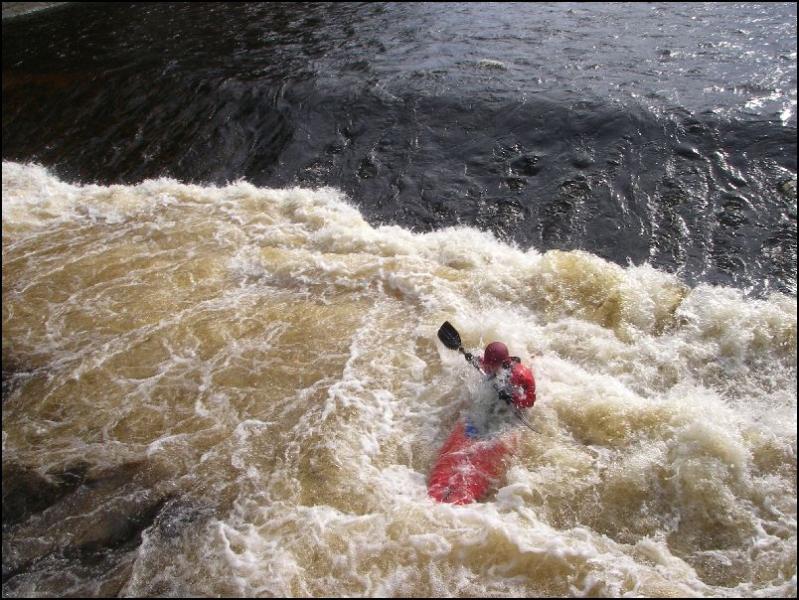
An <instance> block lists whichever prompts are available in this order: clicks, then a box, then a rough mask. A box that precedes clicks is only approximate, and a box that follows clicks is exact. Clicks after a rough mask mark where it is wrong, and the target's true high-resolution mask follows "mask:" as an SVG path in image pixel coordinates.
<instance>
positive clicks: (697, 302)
mask: <svg viewBox="0 0 799 600" xmlns="http://www.w3.org/2000/svg"><path fill="white" fill-rule="evenodd" d="M444 320H450V321H451V322H452V323H453V324H454V325H455V326H456V327H457V328H458V330H459V331H460V333H461V335H462V336H463V338H464V342H465V344H466V345H467V346H468V347H470V348H473V349H475V350H477V349H479V348H480V347H482V346H483V345H484V344H485V343H487V342H489V341H492V340H495V339H499V340H502V341H504V342H505V343H506V344H507V345H508V346H509V348H510V350H511V353H512V354H516V355H519V356H521V357H522V358H523V359H524V360H525V362H527V363H528V364H530V365H531V366H532V368H533V371H534V372H535V375H536V380H537V389H538V402H537V404H536V406H535V408H534V409H533V410H532V411H531V412H530V413H529V415H528V416H529V418H530V419H531V420H532V421H533V422H534V423H535V424H536V427H537V428H538V429H539V430H540V431H541V432H542V435H536V434H534V433H532V432H529V431H527V432H526V433H525V434H523V436H522V439H523V442H522V444H521V448H520V451H519V452H518V454H517V455H516V456H515V457H514V459H513V462H512V464H511V467H510V469H509V471H508V473H507V475H506V477H505V479H504V480H503V481H501V482H499V483H498V485H497V489H496V490H494V491H493V492H492V493H491V495H490V496H489V498H487V499H486V500H485V501H484V502H481V503H479V504H475V505H471V506H466V507H460V506H457V507H455V506H450V505H440V504H436V503H435V502H434V501H432V500H430V499H429V498H428V497H427V494H426V475H427V472H428V470H429V468H430V467H431V465H432V463H433V461H434V459H435V455H436V452H437V449H438V447H439V446H440V445H441V443H442V442H443V440H444V439H445V438H446V436H447V434H448V433H449V430H450V429H451V427H452V426H453V424H454V423H455V421H456V419H457V418H458V416H459V414H460V411H461V410H463V409H464V408H465V407H467V406H468V403H469V402H470V400H471V395H470V394H472V393H473V391H474V390H475V388H476V382H475V380H474V377H475V375H474V373H472V372H471V370H470V369H469V368H468V367H467V366H466V365H465V364H464V363H463V361H462V358H460V357H459V356H458V355H457V354H455V353H452V352H450V351H448V350H447V349H445V348H444V347H443V346H441V344H440V343H438V341H437V340H436V330H437V329H438V327H439V326H440V324H441V323H442V322H443V321H444ZM3 363H4V367H3V368H4V371H11V372H12V375H11V379H10V381H12V383H13V385H12V387H11V392H10V394H9V395H8V397H7V398H6V399H5V400H4V404H3V465H4V470H5V468H6V466H7V465H15V466H19V467H22V468H26V469H31V470H35V471H36V472H38V473H40V474H42V475H45V474H49V476H51V477H57V476H58V474H59V473H63V472H65V471H68V470H69V469H71V468H73V467H74V466H75V465H76V464H81V465H84V467H85V468H86V469H88V471H87V472H88V478H89V480H95V479H96V480H97V481H100V482H108V481H112V482H113V481H116V480H115V479H114V478H113V476H109V475H108V474H109V473H114V472H116V470H120V469H129V470H130V471H131V472H132V473H133V475H132V476H131V477H130V478H129V479H126V481H125V483H124V484H119V483H118V484H107V483H106V484H102V485H101V484H97V485H95V486H94V487H91V486H90V487H91V489H90V491H89V492H86V493H85V494H84V495H83V496H80V495H79V493H82V492H81V490H78V492H76V493H75V494H73V495H71V496H67V497H66V498H64V499H62V500H59V502H58V503H56V504H55V505H53V506H51V507H50V508H48V509H47V510H45V511H44V512H42V513H37V514H35V515H33V516H32V517H31V518H30V519H28V520H27V521H25V522H23V523H20V524H19V525H16V526H15V527H14V528H12V529H10V530H9V531H8V532H4V555H6V549H7V548H10V549H12V550H13V551H14V557H15V558H14V560H16V561H17V563H15V564H16V565H17V567H18V568H19V572H18V574H16V575H15V576H14V577H13V578H11V579H10V580H9V581H8V582H7V584H6V586H4V593H9V594H10V595H27V594H33V593H45V594H59V595H63V594H66V593H70V592H82V593H89V594H90V595H91V593H98V592H97V591H98V590H100V589H103V590H105V591H107V590H109V589H110V590H112V591H113V593H117V592H118V593H121V594H123V595H131V596H135V595H224V596H236V595H242V596H245V595H246V596H251V595H280V596H286V595H300V596H308V595H314V596H330V595H332V596H345V595H350V596H363V595H372V596H383V595H401V596H410V595H413V596H417V595H419V596H421V595H426V596H427V595H433V596H438V595H462V596H491V595H502V596H507V595H512V596H534V595H578V596H579V595H600V596H621V595H644V596H730V595H743V596H750V595H755V596H774V595H780V596H794V595H795V594H796V431H797V428H796V400H795V398H796V301H795V299H794V298H791V297H787V296H782V295H774V296H771V297H770V298H768V299H765V300H753V299H748V298H746V297H744V296H743V295H742V293H741V292H739V291H737V290H734V289H724V288H715V287H709V286H699V287H697V288H694V289H688V288H686V287H685V286H683V285H682V284H681V283H680V282H679V281H678V280H677V279H676V278H675V277H673V276H670V275H668V274H665V273H662V272H658V271H656V270H654V269H652V268H650V267H648V266H646V265H644V266H631V267H628V268H621V267H619V266H617V265H614V264H611V263H608V262H606V261H604V260H602V259H600V258H598V257H596V256H593V255H590V254H586V253H582V252H557V251H552V252H548V253H544V254H541V253H538V252H536V251H535V250H529V251H527V252H523V251H521V250H519V249H517V248H512V247H509V246H507V245H505V244H502V243H500V242H498V241H497V240H496V239H494V238H493V237H492V236H491V235H489V234H486V233H482V232H478V231H475V230H472V229H465V228H464V229H447V230H443V231H438V232H434V233H427V234H416V233H412V232H409V231H407V230H403V229H401V228H398V227H380V228H375V227H372V226H370V225H368V224H367V223H366V222H365V221H364V220H363V219H362V217H361V216H360V214H359V213H358V211H357V210H356V209H355V208H353V207H352V206H350V205H349V204H347V202H346V199H345V198H343V197H342V195H341V194H340V193H338V192H336V191H334V190H330V189H322V190H318V191H311V190H301V189H293V190H265V189H257V188H255V187H253V186H251V185H249V184H247V183H236V184H232V185H230V186H227V187H224V188H213V187H200V186H188V185H182V184H179V183H177V182H175V181H172V180H158V181H147V182H144V183H142V184H140V185H138V186H111V187H101V186H75V185H68V184H65V183H63V182H60V181H58V180H57V179H56V178H55V177H53V176H52V175H50V174H49V173H47V172H46V171H45V170H44V169H42V168H40V167H36V166H29V165H19V164H14V163H4V164H3ZM125 472H127V471H125ZM81 489H84V488H81ZM159 498H160V499H166V498H169V499H170V500H169V501H168V502H167V504H166V507H167V508H166V509H164V510H162V511H161V513H160V516H159V517H158V518H157V519H156V521H155V523H154V524H152V525H151V526H148V527H146V528H145V529H144V531H143V534H142V543H141V545H139V546H138V547H135V546H134V547H129V548H128V547H125V548H122V549H119V548H116V547H115V548H110V549H108V550H107V551H105V550H104V551H103V552H105V554H104V556H106V563H103V565H105V566H102V568H100V567H96V566H92V567H91V568H89V567H87V566H86V562H85V561H84V562H81V560H80V559H75V558H74V557H75V556H76V555H77V556H82V555H81V554H80V552H77V551H76V550H75V548H85V547H86V540H87V539H89V540H94V539H97V538H102V534H101V533H97V532H96V531H95V529H94V528H95V527H96V523H97V522H98V521H99V522H102V520H103V515H117V514H119V511H120V510H122V512H124V507H130V506H133V507H136V506H140V505H142V504H146V502H147V501H153V500H155V499H159ZM120 506H122V507H123V509H120ZM114 511H116V512H114ZM176 515H177V516H176ZM36 540H38V541H36ZM42 540H46V541H42ZM42 556H44V557H47V558H46V559H44V560H40V561H39V562H38V563H37V562H35V560H36V559H37V558H40V557H42ZM5 560H6V559H5V558H4V561H5ZM26 561H27V562H26ZM19 565H27V566H24V568H22V567H19ZM65 573H66V575H65ZM102 586H108V587H107V588H103V587H102ZM87 590H88V592H87Z"/></svg>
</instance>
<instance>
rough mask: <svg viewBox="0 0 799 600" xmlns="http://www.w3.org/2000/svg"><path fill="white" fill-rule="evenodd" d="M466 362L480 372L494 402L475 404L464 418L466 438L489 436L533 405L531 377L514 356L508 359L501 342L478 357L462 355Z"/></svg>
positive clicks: (508, 353) (533, 394) (492, 344)
mask: <svg viewBox="0 0 799 600" xmlns="http://www.w3.org/2000/svg"><path fill="white" fill-rule="evenodd" d="M464 356H465V358H466V360H467V361H469V362H470V363H471V364H472V365H474V366H475V367H477V368H478V369H480V371H482V372H483V373H484V374H485V376H486V379H485V382H486V383H488V384H489V385H490V386H491V388H492V389H493V391H494V392H495V393H496V397H498V398H499V399H500V400H502V401H503V402H502V403H497V402H476V403H475V406H474V407H473V408H472V410H471V411H470V412H469V414H468V415H467V418H466V433H467V435H469V436H470V437H482V436H485V435H489V434H493V433H495V432H496V431H497V430H498V429H501V428H502V427H503V426H505V425H507V423H509V422H511V421H512V420H513V416H514V412H516V413H517V414H518V411H519V410H520V409H525V408H531V407H532V406H533V405H534V404H535V378H534V377H533V373H532V371H531V370H530V369H529V368H528V367H526V366H525V365H523V364H522V361H521V359H520V358H519V357H518V356H511V355H510V352H509V351H508V347H507V346H506V345H505V344H503V343H502V342H491V343H490V344H488V346H486V349H485V352H484V353H483V356H482V357H475V356H474V355H472V354H471V353H469V352H464Z"/></svg>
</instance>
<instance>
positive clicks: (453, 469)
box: [427, 419, 516, 504]
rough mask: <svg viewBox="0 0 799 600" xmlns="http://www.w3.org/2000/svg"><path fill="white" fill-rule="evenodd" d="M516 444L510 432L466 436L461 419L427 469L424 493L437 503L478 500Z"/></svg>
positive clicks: (459, 502)
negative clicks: (433, 463) (490, 436)
mask: <svg viewBox="0 0 799 600" xmlns="http://www.w3.org/2000/svg"><path fill="white" fill-rule="evenodd" d="M515 446H516V442H515V436H514V435H513V434H506V435H504V436H501V437H494V438H488V439H479V438H472V437H469V436H468V435H466V428H465V425H464V421H463V419H461V420H460V421H458V424H457V425H456V426H455V429H454V430H453V432H452V433H451V434H450V436H449V438H447V441H446V442H445V443H444V445H443V446H442V447H441V451H440V452H439V454H438V460H437V461H436V464H435V465H434V466H433V470H432V471H431V472H430V482H429V484H428V486H427V493H428V494H429V495H430V496H431V497H432V498H435V499H436V500H438V501H439V502H449V503H451V504H469V503H470V502H474V501H476V500H479V499H480V498H482V497H483V496H484V495H485V493H486V492H487V491H488V488H489V487H490V486H491V484H492V483H493V482H494V481H496V480H497V479H499V478H500V477H501V476H502V475H503V474H504V473H505V469H506V468H507V459H508V458H509V454H510V453H511V452H512V451H513V450H514V449H515Z"/></svg>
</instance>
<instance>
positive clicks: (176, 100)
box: [3, 2, 797, 294]
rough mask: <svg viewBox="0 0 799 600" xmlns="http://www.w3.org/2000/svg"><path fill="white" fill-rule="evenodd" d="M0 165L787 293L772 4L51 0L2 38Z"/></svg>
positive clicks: (791, 211) (785, 52) (786, 138)
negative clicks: (487, 238) (349, 208)
mask: <svg viewBox="0 0 799 600" xmlns="http://www.w3.org/2000/svg"><path fill="white" fill-rule="evenodd" d="M3 158H4V160H13V161H36V162H39V163H41V164H43V165H45V166H47V167H49V168H51V169H52V170H53V171H54V172H55V173H56V174H57V175H59V176H60V177H62V178H65V179H67V180H70V181H81V182H100V183H104V184H108V183H135V182H139V181H141V180H144V179H147V178H154V177H159V176H169V177H173V178H176V179H178V180H181V181H184V182H194V183H205V184H208V183H216V184H221V183H224V182H227V181H232V180H236V179H239V178H244V179H246V180H247V181H249V182H251V183H253V184H255V185H258V186H268V187H287V186H294V185H300V186H306V187H307V186H311V187H317V186H332V187H336V188H339V189H342V190H343V191H345V192H346V193H347V194H348V195H349V197H350V198H351V199H352V200H353V201H354V202H355V203H356V204H357V205H358V207H359V208H360V210H361V211H362V213H363V214H364V215H365V216H366V218H367V219H369V220H370V221H371V222H373V223H397V224H400V225H403V226H405V227H409V228H412V229H414V230H431V229H438V228H442V227H445V226H449V225H454V224H465V225H472V226H476V227H478V228H481V229H487V230H491V231H493V232H494V233H496V234H497V235H498V236H499V237H500V238H502V239H506V240H513V241H515V242H516V243H517V244H518V245H519V246H521V247H523V248H527V247H530V246H533V247H535V248H537V249H539V250H541V251H544V250H548V249H553V248H559V249H569V250H571V249H584V250H587V251H590V252H592V253H594V254H597V255H599V256H601V257H604V258H608V259H611V260H613V261H616V262H618V263H620V264H623V265H624V264H627V263H628V262H632V263H635V264H641V263H643V262H647V261H648V262H650V263H651V264H653V265H654V266H656V267H657V268H660V269H664V270H667V271H671V272H677V273H679V274H680V276H681V277H682V278H683V279H684V280H685V281H686V282H688V283H696V282H711V283H720V284H725V285H733V286H737V287H742V288H747V289H751V290H752V291H753V292H755V293H758V294H760V293H764V292H768V291H773V290H779V291H784V292H788V293H791V294H795V292H796V235H797V230H796V5H795V4H793V3H781V4H771V3H769V4H752V3H739V4H723V5H719V4H711V3H705V4H664V3H657V4H640V3H636V4H624V5H618V4H610V5H609V4H591V3H579V4H577V3H574V4H557V5H539V4H532V5H521V4H514V5H496V4H443V3H435V4H402V5H393V4H342V3H336V4H302V3H300V4H280V3H268V4H267V3H263V4H246V3H245V4H241V3H228V4H204V3H196V2H195V3H191V4H168V3H163V4H160V3H159V4H146V5H135V4H111V5H107V4H99V3H86V4H82V3H74V4H68V5H67V6H61V7H58V8H55V9H52V10H50V11H45V12H41V13H36V14H33V15H27V16H23V17H17V18H14V19H7V20H4V22H3Z"/></svg>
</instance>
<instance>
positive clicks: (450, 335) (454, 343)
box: [438, 321, 543, 435]
mask: <svg viewBox="0 0 799 600" xmlns="http://www.w3.org/2000/svg"><path fill="white" fill-rule="evenodd" d="M438 339H440V340H441V343H442V344H444V345H445V346H446V347H447V348H449V349H450V350H457V351H458V352H460V353H461V354H463V355H464V356H465V357H466V360H468V361H469V364H470V365H472V366H473V367H474V368H476V369H477V370H478V371H480V372H481V373H482V372H483V370H482V369H481V368H480V365H478V364H477V362H476V361H473V360H472V355H471V354H468V353H467V352H466V350H464V349H463V344H461V335H460V334H459V333H458V330H457V329H455V328H454V327H453V326H452V323H450V322H449V321H444V324H443V325H442V326H441V327H439V328H438ZM497 391H499V390H497ZM506 402H508V403H509V404H510V405H511V408H512V409H513V414H514V415H516V418H517V419H519V420H520V421H521V422H522V423H524V424H525V425H526V426H527V427H529V428H530V429H531V430H533V431H535V432H536V433H537V434H539V435H543V434H542V433H541V432H540V431H538V430H537V429H536V428H535V427H533V426H532V425H530V423H528V422H527V419H525V418H524V417H523V416H522V415H521V411H520V410H519V408H518V407H517V406H515V405H513V403H512V401H508V400H506Z"/></svg>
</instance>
